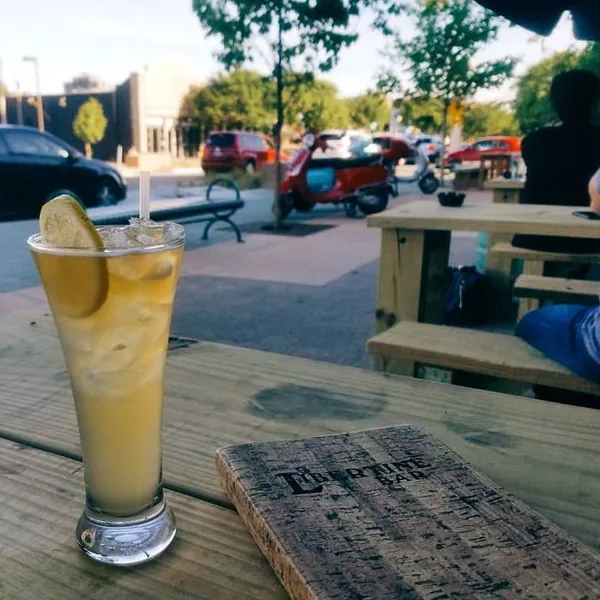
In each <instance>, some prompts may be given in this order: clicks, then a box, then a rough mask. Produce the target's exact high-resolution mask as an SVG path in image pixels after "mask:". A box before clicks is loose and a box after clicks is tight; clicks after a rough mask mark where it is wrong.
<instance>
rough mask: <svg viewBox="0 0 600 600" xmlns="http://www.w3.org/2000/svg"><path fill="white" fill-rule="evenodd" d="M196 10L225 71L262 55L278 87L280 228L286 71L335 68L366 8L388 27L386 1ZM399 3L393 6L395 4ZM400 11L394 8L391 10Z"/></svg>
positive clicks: (224, 2)
mask: <svg viewBox="0 0 600 600" xmlns="http://www.w3.org/2000/svg"><path fill="white" fill-rule="evenodd" d="M192 1H193V9H194V11H195V13H196V14H197V16H198V19H199V20H200V23H201V24H202V25H203V26H204V27H205V28H206V30H207V32H208V35H209V36H213V37H216V38H218V39H219V40H220V42H221V45H222V49H221V51H220V52H219V54H218V58H219V60H220V61H221V62H222V63H223V65H224V66H225V67H226V68H227V69H232V68H235V67H240V66H242V65H243V64H244V63H246V62H248V61H254V60H255V59H256V58H258V57H260V56H262V57H263V58H265V59H266V60H267V61H268V63H269V67H270V68H271V69H272V73H273V77H274V79H275V85H276V93H275V98H276V113H277V119H276V126H275V146H276V158H277V168H276V181H275V201H274V227H276V228H278V227H280V225H281V202H280V198H279V185H280V182H281V180H280V169H279V157H280V150H281V130H282V127H283V123H284V104H283V89H284V76H285V73H286V71H287V72H290V71H292V70H293V67H296V68H298V66H299V65H300V64H301V69H300V70H302V71H313V70H314V69H315V68H317V69H319V70H321V71H327V70H329V69H331V68H332V67H333V66H334V64H335V63H336V61H337V57H338V54H339V52H340V50H341V49H342V48H344V47H346V46H349V45H350V44H352V43H354V42H355V41H356V39H357V37H358V36H357V34H356V33H354V31H353V30H352V26H353V23H352V19H353V17H356V16H358V15H359V14H360V12H361V9H363V8H367V7H369V8H372V9H374V12H373V14H374V15H375V19H376V21H377V24H379V25H382V24H383V23H384V22H385V19H384V18H383V16H382V14H381V9H382V8H386V9H390V3H389V2H387V1H386V0H312V1H311V2H305V1H298V0H261V1H259V0H192ZM394 4H395V3H394ZM391 8H392V9H393V10H396V9H395V8H394V7H391Z"/></svg>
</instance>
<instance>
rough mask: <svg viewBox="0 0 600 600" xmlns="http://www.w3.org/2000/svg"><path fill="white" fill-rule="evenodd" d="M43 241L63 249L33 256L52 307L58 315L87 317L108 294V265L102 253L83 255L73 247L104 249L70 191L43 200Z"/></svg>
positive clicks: (41, 228)
mask: <svg viewBox="0 0 600 600" xmlns="http://www.w3.org/2000/svg"><path fill="white" fill-rule="evenodd" d="M40 233H41V235H42V239H43V241H44V243H46V244H48V245H50V246H56V247H57V248H62V249H65V252H64V253H57V254H50V253H45V252H44V253H41V252H34V253H33V256H34V259H35V262H36V264H37V267H38V271H39V273H40V277H41V278H42V282H43V284H44V289H45V290H46V294H47V296H48V300H49V301H50V304H51V305H52V309H53V310H54V312H55V313H56V314H57V316H66V317H72V318H82V317H87V316H89V315H91V314H93V313H94V312H96V311H97V310H98V309H99V308H100V307H101V306H102V305H103V304H104V302H105V301H106V297H107V295H108V268H107V264H106V259H105V258H104V257H102V256H85V255H83V256H81V255H77V253H73V252H69V251H68V250H69V249H71V250H73V249H86V248H89V249H90V250H101V249H102V248H103V247H104V244H103V242H102V238H101V237H100V234H99V233H98V231H96V228H95V227H94V225H93V224H92V222H91V221H90V220H89V218H88V216H87V215H86V214H85V211H84V210H83V208H82V207H81V206H80V204H79V203H78V202H77V201H76V200H75V199H73V198H71V197H70V196H67V195H63V196H58V197H57V198H54V199H53V200H50V202H48V203H46V204H44V206H43V207H42V211H41V213H40Z"/></svg>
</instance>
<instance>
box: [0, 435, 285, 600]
mask: <svg viewBox="0 0 600 600" xmlns="http://www.w3.org/2000/svg"><path fill="white" fill-rule="evenodd" d="M83 490H84V487H83V470H82V469H81V465H80V464H79V463H77V462H74V461H72V460H69V459H67V458H63V457H60V456H55V455H52V454H48V453H46V452H41V451H39V450H35V449H33V448H28V447H24V446H20V445H18V444H14V443H11V442H8V441H5V440H0V598H2V600H57V599H59V598H60V599H61V600H81V598H86V599H88V600H105V599H107V600H108V599H110V600H141V599H147V600H151V599H153V600H178V599H180V600H189V599H192V598H198V599H205V600H215V599H216V598H219V599H223V600H225V599H231V600H237V599H239V598H248V599H250V598H255V599H257V600H258V599H261V600H271V599H274V598H281V599H282V600H283V598H286V597H287V595H286V594H285V592H284V590H283V589H282V588H281V586H280V585H279V583H278V582H277V579H276V578H275V576H274V575H273V573H272V572H271V570H270V569H269V567H268V565H267V563H266V562H265V561H264V560H263V558H262V556H261V555H260V552H259V551H258V549H257V548H256V546H255V544H254V542H253V540H252V538H251V537H250V535H249V534H248V532H247V530H246V528H245V527H244V525H243V524H242V522H241V520H240V519H239V517H238V516H237V515H236V514H235V513H233V512H232V511H231V510H229V509H225V508H219V507H216V506H214V505H212V504H209V503H207V502H202V501H201V500H196V499H194V498H189V497H186V496H183V495H181V494H175V493H171V492H168V493H167V501H168V502H169V504H170V505H171V507H172V508H173V510H174V511H175V514H176V518H177V525H178V534H177V537H176V539H175V542H173V544H172V546H171V547H170V548H169V549H168V550H167V551H166V552H165V554H163V555H162V556H161V557H159V558H158V559H157V560H156V561H154V562H152V563H149V564H148V565H144V566H142V567H135V568H129V569H116V568H111V567H107V566H104V565H99V564H96V563H93V562H92V561H90V560H89V559H87V558H86V557H85V556H84V555H83V553H82V552H80V551H79V549H78V546H77V544H76V541H75V535H74V530H75V523H76V521H77V519H78V517H79V515H80V513H81V510H82V507H83V502H84V493H83Z"/></svg>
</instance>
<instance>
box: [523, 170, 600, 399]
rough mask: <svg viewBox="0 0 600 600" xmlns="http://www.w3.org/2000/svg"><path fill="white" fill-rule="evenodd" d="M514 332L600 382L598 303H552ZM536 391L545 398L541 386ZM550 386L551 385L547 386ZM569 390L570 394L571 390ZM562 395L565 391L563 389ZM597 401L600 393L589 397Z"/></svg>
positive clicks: (599, 181) (593, 185)
mask: <svg viewBox="0 0 600 600" xmlns="http://www.w3.org/2000/svg"><path fill="white" fill-rule="evenodd" d="M589 194H590V197H591V202H590V207H591V209H592V210H593V211H594V212H596V213H598V214H600V170H598V172H597V173H596V175H595V176H594V178H593V179H592V180H591V182H590V185H589ZM516 335H518V336H519V337H521V338H522V339H524V340H525V341H526V342H528V343H529V344H530V345H531V346H533V347H534V348H537V349H538V350H540V351H541V352H543V353H544V354H546V355H547V356H549V357H550V358H552V359H554V360H555V361H556V362H558V363H560V364H562V365H564V366H565V367H567V368H568V369H570V370H571V371H573V373H575V374H577V375H579V376H580V377H583V378H585V379H589V380H591V381H595V382H598V383H600V305H596V306H592V307H590V306H580V305H575V304H554V305H549V306H544V307H542V308H539V309H537V310H533V311H531V312H529V313H527V314H526V315H525V316H524V317H523V318H522V319H521V321H520V322H519V324H518V325H517V329H516ZM548 389H549V388H544V389H543V390H542V393H538V391H539V388H538V389H535V388H534V391H536V395H537V396H538V397H541V398H545V399H555V398H556V394H554V395H553V397H548V394H547V393H544V390H548ZM550 389H551V388H550ZM569 394H572V393H571V392H570V393H569ZM563 395H564V393H563ZM592 401H593V402H594V403H595V406H598V405H600V397H594V399H593V400H592Z"/></svg>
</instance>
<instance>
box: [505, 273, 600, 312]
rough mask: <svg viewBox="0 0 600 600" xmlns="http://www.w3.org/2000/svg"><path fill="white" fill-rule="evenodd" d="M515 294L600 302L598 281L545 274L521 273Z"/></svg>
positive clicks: (583, 302)
mask: <svg viewBox="0 0 600 600" xmlns="http://www.w3.org/2000/svg"><path fill="white" fill-rule="evenodd" d="M513 294H514V295H515V297H517V298H537V299H538V300H553V301H556V302H566V303H572V304H591V305H594V304H598V282H597V281H584V280H581V279H565V278H564V277H544V276H543V275H519V277H517V280H516V281H515V286H514V288H513Z"/></svg>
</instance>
